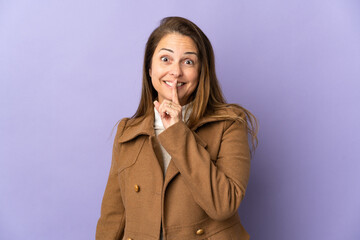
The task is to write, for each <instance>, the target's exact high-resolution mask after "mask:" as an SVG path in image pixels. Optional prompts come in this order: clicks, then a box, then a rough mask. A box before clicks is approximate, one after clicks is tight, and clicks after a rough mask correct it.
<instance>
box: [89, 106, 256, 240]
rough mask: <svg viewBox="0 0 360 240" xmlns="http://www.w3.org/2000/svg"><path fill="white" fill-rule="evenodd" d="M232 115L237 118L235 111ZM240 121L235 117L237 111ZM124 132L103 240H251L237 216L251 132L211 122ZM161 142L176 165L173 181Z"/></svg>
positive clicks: (101, 225)
mask: <svg viewBox="0 0 360 240" xmlns="http://www.w3.org/2000/svg"><path fill="white" fill-rule="evenodd" d="M227 114H229V112H227ZM230 114H234V112H230ZM130 121H134V120H133V119H123V120H122V121H121V122H120V123H119V126H118V130H117V133H116V136H115V141H114V147H113V158H112V165H111V170H110V174H109V179H108V183H107V186H106V189H105V193H104V198H103V202H102V206H101V216H100V219H99V221H98V225H97V230H96V239H97V240H110V239H111V240H112V239H119V240H121V239H133V240H148V239H149V240H158V239H159V238H160V229H161V227H162V231H163V236H164V240H175V239H179V240H195V239H198V240H200V239H211V240H228V239H229V240H247V239H249V235H248V233H247V232H246V231H245V229H244V228H243V226H242V225H241V223H240V219H239V216H238V213H237V210H238V207H239V205H240V202H241V200H242V199H243V197H244V194H245V189H246V186H247V183H248V178H249V170H250V152H249V145H248V138H247V132H246V128H245V126H244V125H243V124H240V123H239V122H237V121H233V120H219V119H216V118H214V117H205V118H203V119H202V120H201V121H200V122H199V124H197V125H196V126H195V127H194V128H193V129H189V128H188V127H187V125H186V124H184V123H183V122H178V123H176V124H174V125H172V126H170V127H169V128H168V129H166V130H164V132H162V133H161V134H160V135H159V136H158V138H157V137H156V136H155V132H154V128H153V124H154V117H153V116H151V117H147V118H146V119H145V120H144V121H142V122H141V123H139V124H138V125H137V126H136V127H130V128H127V129H125V130H124V127H125V126H126V125H127V124H128V123H129V122H130ZM158 140H159V141H160V143H161V144H162V145H163V147H164V148H165V149H166V151H167V152H168V153H169V154H170V155H171V157H172V160H171V162H170V164H169V167H168V169H167V171H166V174H165V177H164V175H163V170H162V165H161V163H162V159H161V154H160V153H159V145H158Z"/></svg>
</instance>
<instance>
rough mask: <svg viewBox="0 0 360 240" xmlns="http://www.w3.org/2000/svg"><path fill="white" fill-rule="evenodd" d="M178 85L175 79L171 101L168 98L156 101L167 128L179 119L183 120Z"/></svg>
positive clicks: (157, 108) (156, 106)
mask: <svg viewBox="0 0 360 240" xmlns="http://www.w3.org/2000/svg"><path fill="white" fill-rule="evenodd" d="M176 85H177V80H175V81H174V82H173V85H172V90H171V92H172V99H171V101H169V100H166V99H164V100H163V101H162V103H159V102H158V101H154V105H155V108H156V110H157V111H158V112H159V113H160V117H161V121H162V123H163V124H164V127H165V129H167V128H168V127H170V126H171V125H173V124H175V123H177V122H179V121H182V113H181V105H180V103H179V97H178V94H177V88H176Z"/></svg>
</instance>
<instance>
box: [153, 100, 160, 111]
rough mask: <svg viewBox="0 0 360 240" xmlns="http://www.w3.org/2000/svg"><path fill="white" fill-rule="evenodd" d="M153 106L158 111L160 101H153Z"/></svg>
mask: <svg viewBox="0 0 360 240" xmlns="http://www.w3.org/2000/svg"><path fill="white" fill-rule="evenodd" d="M154 106H155V109H156V111H158V112H159V113H160V110H159V107H160V103H159V102H158V101H154Z"/></svg>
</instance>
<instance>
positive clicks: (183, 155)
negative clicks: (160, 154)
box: [159, 121, 250, 221]
mask: <svg viewBox="0 0 360 240" xmlns="http://www.w3.org/2000/svg"><path fill="white" fill-rule="evenodd" d="M226 122H227V123H228V124H227V126H228V127H226V128H224V131H223V135H222V139H221V143H220V149H219V152H218V156H217V159H216V161H214V162H213V161H212V160H211V158H210V154H209V152H208V151H207V150H206V148H204V147H203V145H201V144H199V143H198V142H197V138H196V136H195V134H194V132H192V130H190V129H189V128H188V127H187V125H186V124H185V123H183V122H178V123H176V124H174V125H172V126H170V127H169V128H167V129H166V130H165V131H164V132H162V133H161V134H160V135H159V140H160V142H161V144H162V145H163V147H164V148H165V149H166V151H168V153H169V154H170V155H171V156H172V161H173V162H174V164H175V166H176V167H177V168H178V170H179V172H180V174H181V177H182V178H183V180H184V182H185V184H186V185H187V187H188V188H189V190H190V192H191V194H192V196H193V198H194V200H195V201H196V202H197V204H198V205H199V206H200V207H201V208H202V209H203V210H204V211H205V212H206V213H207V215H208V216H209V217H211V218H212V219H215V220H220V221H221V220H225V219H227V218H229V217H231V216H233V215H234V214H235V213H236V212H237V209H238V207H239V205H240V202H241V200H242V199H243V197H244V195H245V190H246V186H247V183H248V178H249V172H250V149H249V144H248V138H247V129H246V125H245V124H241V123H239V122H238V121H226ZM229 122H230V123H229ZM219 126H221V124H220V125H219Z"/></svg>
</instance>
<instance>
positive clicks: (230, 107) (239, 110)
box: [211, 104, 247, 121]
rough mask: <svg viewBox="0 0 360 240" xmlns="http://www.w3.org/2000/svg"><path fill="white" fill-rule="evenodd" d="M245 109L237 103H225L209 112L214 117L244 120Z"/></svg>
mask: <svg viewBox="0 0 360 240" xmlns="http://www.w3.org/2000/svg"><path fill="white" fill-rule="evenodd" d="M246 111H247V110H246V109H245V108H243V107H241V106H239V105H237V104H226V105H223V106H221V107H218V108H217V109H215V110H214V111H213V113H212V114H211V115H212V116H215V117H222V118H224V120H229V121H231V120H234V119H238V118H241V119H243V120H246Z"/></svg>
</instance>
